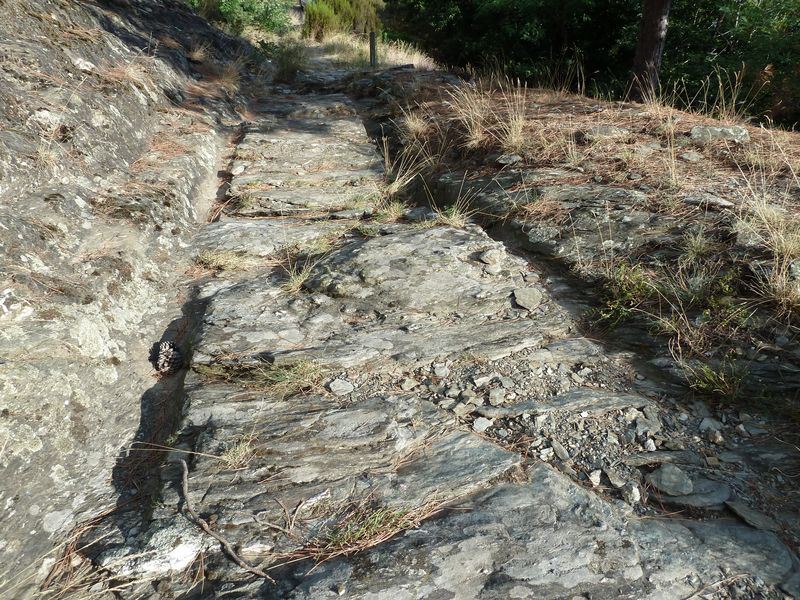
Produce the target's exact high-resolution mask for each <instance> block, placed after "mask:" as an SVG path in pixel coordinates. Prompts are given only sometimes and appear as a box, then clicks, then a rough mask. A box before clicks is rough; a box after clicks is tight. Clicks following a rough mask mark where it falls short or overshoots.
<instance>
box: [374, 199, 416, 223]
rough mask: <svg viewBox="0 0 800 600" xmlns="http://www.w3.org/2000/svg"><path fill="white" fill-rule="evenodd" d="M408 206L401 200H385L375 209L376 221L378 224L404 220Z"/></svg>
mask: <svg viewBox="0 0 800 600" xmlns="http://www.w3.org/2000/svg"><path fill="white" fill-rule="evenodd" d="M406 210H408V205H407V204H406V203H405V202H401V201H399V200H384V201H383V202H381V203H380V204H379V205H378V206H377V207H376V209H375V213H374V216H373V218H374V220H375V222H376V223H395V222H397V221H399V220H400V219H402V218H403V215H404V214H405V212H406Z"/></svg>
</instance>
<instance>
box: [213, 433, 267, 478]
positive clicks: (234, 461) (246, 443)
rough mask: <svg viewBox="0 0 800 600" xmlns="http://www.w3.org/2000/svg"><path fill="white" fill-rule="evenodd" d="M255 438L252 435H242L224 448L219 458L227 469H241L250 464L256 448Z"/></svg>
mask: <svg viewBox="0 0 800 600" xmlns="http://www.w3.org/2000/svg"><path fill="white" fill-rule="evenodd" d="M255 441H256V438H255V436H254V435H246V436H242V437H241V438H239V439H238V440H236V442H234V443H233V444H231V445H229V446H228V447H227V448H225V451H224V452H223V453H222V454H221V455H220V457H219V458H220V460H221V461H222V462H223V464H224V465H225V467H226V468H227V469H231V470H236V469H242V468H244V467H246V466H247V465H248V464H250V461H252V460H253V458H255V456H256V454H257V451H258V449H257V448H256V446H255Z"/></svg>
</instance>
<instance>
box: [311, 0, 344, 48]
mask: <svg viewBox="0 0 800 600" xmlns="http://www.w3.org/2000/svg"><path fill="white" fill-rule="evenodd" d="M304 12H305V17H304V19H303V37H307V38H314V39H315V40H317V41H318V42H321V41H322V40H323V39H325V38H326V37H328V36H330V35H332V34H333V33H335V32H337V31H341V30H342V22H341V20H340V19H339V17H338V16H337V15H336V13H335V12H334V11H333V7H332V6H330V5H329V4H328V3H327V2H324V1H322V0H319V1H318V2H314V3H313V4H307V5H306V8H305V11H304Z"/></svg>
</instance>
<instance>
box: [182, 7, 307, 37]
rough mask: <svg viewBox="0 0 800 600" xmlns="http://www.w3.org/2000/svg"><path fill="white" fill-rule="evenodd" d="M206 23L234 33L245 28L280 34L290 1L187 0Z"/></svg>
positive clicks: (285, 21) (284, 23) (287, 20)
mask: <svg viewBox="0 0 800 600" xmlns="http://www.w3.org/2000/svg"><path fill="white" fill-rule="evenodd" d="M188 1H189V4H190V5H191V6H192V7H193V8H194V9H195V10H197V12H199V13H200V14H201V15H203V16H204V17H205V18H207V19H209V20H210V21H218V22H222V23H224V24H226V25H227V26H228V27H229V28H230V29H231V30H232V31H233V32H234V33H237V34H239V33H241V32H242V31H244V29H245V27H258V28H260V29H265V30H267V31H283V30H285V29H286V28H287V27H288V26H289V7H290V6H291V5H292V4H293V2H292V0H188Z"/></svg>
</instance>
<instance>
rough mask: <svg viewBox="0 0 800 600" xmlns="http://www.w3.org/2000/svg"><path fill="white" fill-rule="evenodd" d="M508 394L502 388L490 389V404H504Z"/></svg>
mask: <svg viewBox="0 0 800 600" xmlns="http://www.w3.org/2000/svg"><path fill="white" fill-rule="evenodd" d="M505 399H506V394H505V392H504V391H503V390H502V389H500V388H492V389H491V390H489V404H491V405H492V406H497V405H498V404H502V403H503V402H505Z"/></svg>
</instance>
